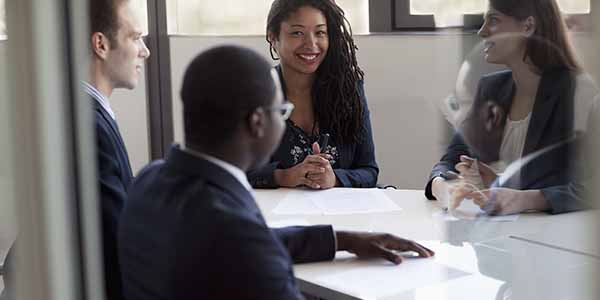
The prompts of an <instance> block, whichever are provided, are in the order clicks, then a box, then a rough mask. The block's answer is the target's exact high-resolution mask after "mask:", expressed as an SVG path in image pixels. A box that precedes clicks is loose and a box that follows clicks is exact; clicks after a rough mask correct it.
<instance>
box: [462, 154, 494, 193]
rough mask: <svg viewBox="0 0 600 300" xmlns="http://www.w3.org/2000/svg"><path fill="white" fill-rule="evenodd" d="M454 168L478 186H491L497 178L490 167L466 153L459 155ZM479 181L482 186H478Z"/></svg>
mask: <svg viewBox="0 0 600 300" xmlns="http://www.w3.org/2000/svg"><path fill="white" fill-rule="evenodd" d="M454 168H455V169H456V170H457V171H458V172H459V173H460V175H461V176H462V177H464V178H465V179H466V180H467V181H470V183H471V184H473V185H475V186H479V187H480V188H483V187H489V186H491V185H492V183H493V182H494V180H496V178H498V174H496V172H495V171H494V169H492V167H490V166H489V165H487V164H486V163H483V162H481V161H479V160H477V159H474V158H472V157H469V156H467V155H461V156H460V162H459V163H458V164H456V166H455V167H454ZM480 183H482V184H483V186H480Z"/></svg>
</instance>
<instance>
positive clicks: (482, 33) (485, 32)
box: [477, 23, 489, 38]
mask: <svg viewBox="0 0 600 300" xmlns="http://www.w3.org/2000/svg"><path fill="white" fill-rule="evenodd" d="M477 35H478V36H480V37H482V38H485V37H487V36H489V32H488V28H487V23H483V25H482V26H481V28H479V31H477Z"/></svg>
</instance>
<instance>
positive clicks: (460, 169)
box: [454, 162, 471, 174]
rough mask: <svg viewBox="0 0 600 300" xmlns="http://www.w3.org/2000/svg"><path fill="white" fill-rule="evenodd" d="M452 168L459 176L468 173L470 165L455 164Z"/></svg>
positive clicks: (463, 163)
mask: <svg viewBox="0 0 600 300" xmlns="http://www.w3.org/2000/svg"><path fill="white" fill-rule="evenodd" d="M454 168H455V169H456V171H458V172H459V173H460V174H464V173H466V172H467V171H469V169H471V164H468V163H465V162H459V163H457V164H456V165H455V166H454Z"/></svg>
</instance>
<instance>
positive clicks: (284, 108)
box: [265, 102, 294, 120]
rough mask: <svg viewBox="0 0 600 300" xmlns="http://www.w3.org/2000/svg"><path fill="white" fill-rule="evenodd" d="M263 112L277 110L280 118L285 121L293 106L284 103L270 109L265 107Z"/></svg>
mask: <svg viewBox="0 0 600 300" xmlns="http://www.w3.org/2000/svg"><path fill="white" fill-rule="evenodd" d="M265 110H277V111H279V113H280V114H281V118H283V119H284V120H287V119H288V118H289V117H290V115H291V114H292V111H293V110H294V104H293V103H291V102H284V103H281V104H277V105H273V106H271V107H265Z"/></svg>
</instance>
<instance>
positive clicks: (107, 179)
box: [92, 99, 133, 300]
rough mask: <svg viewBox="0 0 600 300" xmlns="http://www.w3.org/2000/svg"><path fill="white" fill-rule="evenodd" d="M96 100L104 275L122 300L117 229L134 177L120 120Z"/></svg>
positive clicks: (108, 286) (111, 290) (114, 296)
mask: <svg viewBox="0 0 600 300" xmlns="http://www.w3.org/2000/svg"><path fill="white" fill-rule="evenodd" d="M92 101H94V105H95V116H94V117H95V126H96V146H97V147H96V151H97V156H98V180H99V182H98V184H99V189H100V205H101V207H102V240H103V250H104V278H105V284H106V291H107V297H108V299H111V300H114V299H122V292H121V280H120V278H121V275H120V272H119V261H118V256H117V229H118V226H119V217H120V214H121V211H122V210H123V205H124V204H125V200H126V197H127V188H128V186H129V184H130V183H131V181H132V179H133V176H132V173H131V166H130V165H129V156H128V155H127V149H125V143H124V142H123V139H122V138H121V134H120V132H119V127H118V126H117V123H116V122H115V120H113V119H112V118H111V116H110V115H109V114H108V112H107V111H105V110H104V108H102V106H101V105H100V104H99V103H98V101H96V100H94V99H92Z"/></svg>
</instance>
